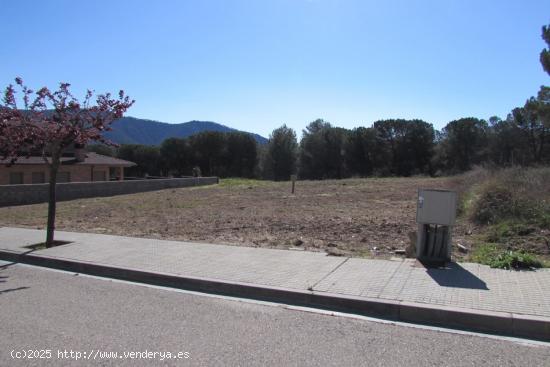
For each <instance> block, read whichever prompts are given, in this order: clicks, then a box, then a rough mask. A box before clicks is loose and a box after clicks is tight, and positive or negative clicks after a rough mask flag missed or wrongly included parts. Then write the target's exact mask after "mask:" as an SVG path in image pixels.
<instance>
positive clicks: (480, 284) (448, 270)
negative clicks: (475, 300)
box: [426, 263, 489, 290]
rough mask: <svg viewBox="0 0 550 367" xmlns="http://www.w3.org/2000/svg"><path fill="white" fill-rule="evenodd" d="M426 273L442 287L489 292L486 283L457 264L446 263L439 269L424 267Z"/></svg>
mask: <svg viewBox="0 0 550 367" xmlns="http://www.w3.org/2000/svg"><path fill="white" fill-rule="evenodd" d="M426 272H427V273H428V275H429V276H430V277H432V279H433V280H435V281H436V283H437V284H439V285H440V286H442V287H453V288H468V289H483V290H489V288H487V283H485V282H484V281H483V280H481V279H479V278H478V277H477V276H475V275H474V274H472V273H471V272H469V271H468V270H466V269H464V268H463V267H462V266H460V264H457V263H448V264H446V266H444V267H439V268H430V267H426Z"/></svg>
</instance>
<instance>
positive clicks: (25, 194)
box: [0, 177, 219, 207]
mask: <svg viewBox="0 0 550 367" xmlns="http://www.w3.org/2000/svg"><path fill="white" fill-rule="evenodd" d="M218 181H219V180H218V178H217V177H193V178H169V179H160V180H135V181H105V182H74V183H58V184H57V185H56V197H57V201H63V200H73V199H79V198H90V197H99V196H114V195H123V194H132V193H136V192H144V191H155V190H162V189H168V188H177V187H189V186H203V185H213V184H216V183H218ZM48 187H49V184H35V185H4V186H0V207H3V206H15V205H26V204H36V203H44V202H47V201H48Z"/></svg>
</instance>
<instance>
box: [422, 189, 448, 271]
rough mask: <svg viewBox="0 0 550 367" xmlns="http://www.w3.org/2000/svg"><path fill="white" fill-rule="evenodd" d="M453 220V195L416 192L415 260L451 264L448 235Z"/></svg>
mask: <svg viewBox="0 0 550 367" xmlns="http://www.w3.org/2000/svg"><path fill="white" fill-rule="evenodd" d="M455 219H456V192H454V191H447V190H432V189H419V190H418V201H417V208H416V223H418V232H417V238H416V258H417V259H419V260H421V261H425V262H428V263H444V262H447V261H451V232H452V227H453V225H454V224H455Z"/></svg>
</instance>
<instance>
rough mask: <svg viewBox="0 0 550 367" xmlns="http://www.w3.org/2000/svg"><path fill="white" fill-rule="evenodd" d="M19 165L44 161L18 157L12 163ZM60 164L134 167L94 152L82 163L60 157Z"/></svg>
mask: <svg viewBox="0 0 550 367" xmlns="http://www.w3.org/2000/svg"><path fill="white" fill-rule="evenodd" d="M9 163H10V160H9V159H3V160H2V159H0V165H3V164H9ZM14 164H15V165H19V164H35V165H36V164H45V162H44V159H43V158H42V157H38V156H31V157H28V158H27V157H18V158H17V160H16V161H15V163H14ZM61 164H63V165H69V164H70V165H73V164H74V165H86V166H119V167H131V166H135V165H136V164H135V163H134V162H130V161H125V160H124V159H118V158H114V157H108V156H106V155H101V154H97V153H94V152H86V158H85V159H84V161H83V162H78V161H77V160H76V158H75V157H61Z"/></svg>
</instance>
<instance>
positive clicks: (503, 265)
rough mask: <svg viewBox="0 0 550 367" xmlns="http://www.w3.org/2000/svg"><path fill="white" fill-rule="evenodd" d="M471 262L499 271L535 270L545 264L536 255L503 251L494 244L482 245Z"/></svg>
mask: <svg viewBox="0 0 550 367" xmlns="http://www.w3.org/2000/svg"><path fill="white" fill-rule="evenodd" d="M471 260H472V261H474V262H477V263H480V264H485V265H489V266H490V267H491V268H498V269H508V270H511V269H515V270H520V269H533V268H541V267H543V264H542V262H541V261H540V260H538V259H537V258H536V257H535V256H534V255H532V254H530V253H527V252H525V251H511V250H505V249H501V248H499V247H498V246H496V245H492V244H481V245H479V246H477V247H476V248H475V249H474V252H473V253H472V256H471Z"/></svg>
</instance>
